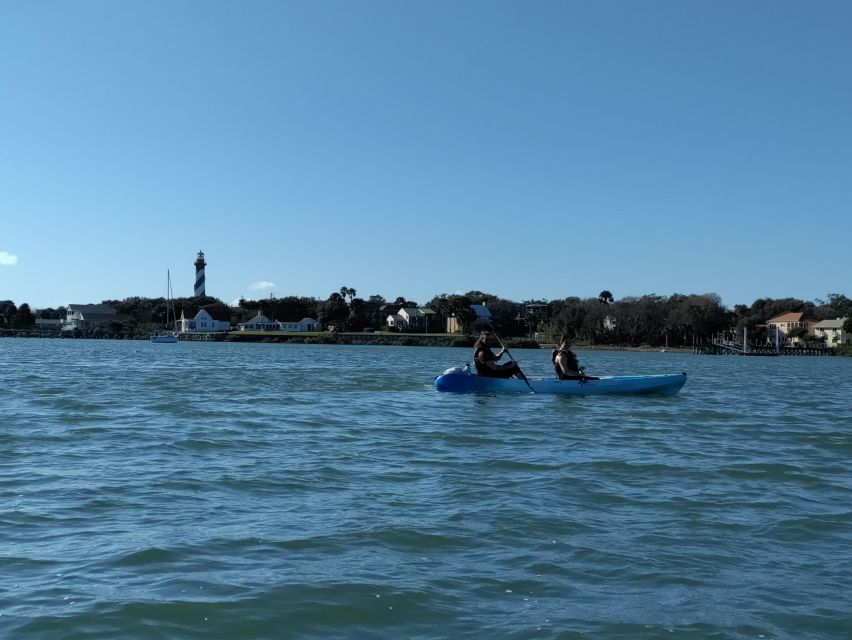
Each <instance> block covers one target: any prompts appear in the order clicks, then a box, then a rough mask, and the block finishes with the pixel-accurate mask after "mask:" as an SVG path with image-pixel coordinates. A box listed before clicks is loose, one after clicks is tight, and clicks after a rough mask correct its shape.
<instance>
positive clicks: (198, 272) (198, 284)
mask: <svg viewBox="0 0 852 640" xmlns="http://www.w3.org/2000/svg"><path fill="white" fill-rule="evenodd" d="M206 266H207V263H206V262H204V252H203V251H199V252H198V257H196V258H195V297H196V298H197V297H199V296H203V295H204V267H206Z"/></svg>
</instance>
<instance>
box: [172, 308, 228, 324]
mask: <svg viewBox="0 0 852 640" xmlns="http://www.w3.org/2000/svg"><path fill="white" fill-rule="evenodd" d="M212 309H213V311H211V310H210V309H209V308H207V307H201V308H200V309H199V310H198V311H197V312H196V314H195V317H196V318H197V317H198V314H199V313H201V312H202V311H204V312H205V313H206V314H207V315H208V316H210V317H211V318H213V319H214V320H218V321H219V322H230V321H231V317H230V316H229V315H225V314H224V313H222V312H220V311H219V310H218V309H216V308H215V307H213V308H212ZM182 313H183V311H181V314H182Z"/></svg>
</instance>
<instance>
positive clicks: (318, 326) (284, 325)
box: [278, 318, 322, 332]
mask: <svg viewBox="0 0 852 640" xmlns="http://www.w3.org/2000/svg"><path fill="white" fill-rule="evenodd" d="M278 325H279V326H280V327H281V331H296V332H299V331H322V323H321V322H319V321H318V320H314V319H313V318H302V319H301V320H299V321H298V322H279V323H278Z"/></svg>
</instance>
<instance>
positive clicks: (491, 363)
mask: <svg viewBox="0 0 852 640" xmlns="http://www.w3.org/2000/svg"><path fill="white" fill-rule="evenodd" d="M505 353H506V347H503V348H502V349H500V352H499V353H494V352H493V351H492V350H491V349H490V348H489V346H488V334H487V333H481V334H480V335H479V338H478V339H477V341H476V344H474V345H473V362H474V364H475V365H476V373H478V374H479V375H481V376H484V377H486V378H511V377H512V376H514V377H515V378H520V379H521V380H523V379H524V378H523V376H524V374H523V373H521V369H520V367H518V363H517V362H515V361H514V360H512V361H510V362H504V363H503V364H498V363H497V361H498V360H499V359H500V358H502V357H503V355H504V354H505Z"/></svg>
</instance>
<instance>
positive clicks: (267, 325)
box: [237, 311, 281, 331]
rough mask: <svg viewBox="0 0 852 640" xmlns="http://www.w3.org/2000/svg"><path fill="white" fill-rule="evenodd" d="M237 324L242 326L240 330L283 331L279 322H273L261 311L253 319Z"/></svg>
mask: <svg viewBox="0 0 852 640" xmlns="http://www.w3.org/2000/svg"><path fill="white" fill-rule="evenodd" d="M237 326H238V327H239V328H240V331H281V325H280V324H279V323H277V322H273V321H272V320H270V319H269V318H267V317H266V316H265V315H263V314H262V313H261V312H260V311H258V312H257V315H255V316H254V317H253V318H252V319H251V320H249V321H247V322H240V323H239V325H237Z"/></svg>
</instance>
